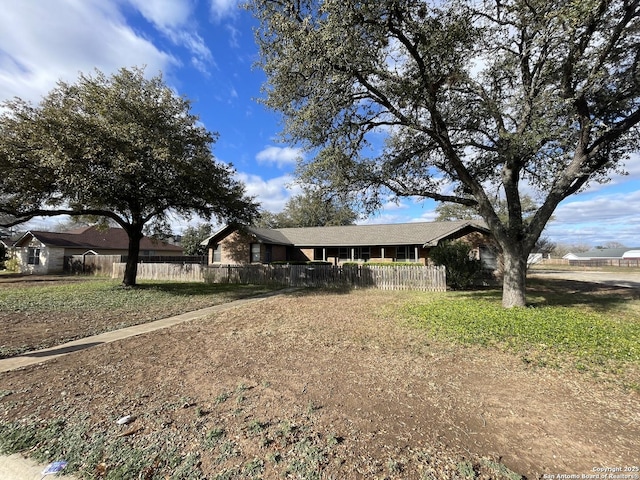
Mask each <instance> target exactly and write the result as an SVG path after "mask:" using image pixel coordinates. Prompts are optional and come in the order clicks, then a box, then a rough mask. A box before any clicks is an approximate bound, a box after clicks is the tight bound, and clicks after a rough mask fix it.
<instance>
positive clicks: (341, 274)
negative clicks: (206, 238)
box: [112, 263, 447, 291]
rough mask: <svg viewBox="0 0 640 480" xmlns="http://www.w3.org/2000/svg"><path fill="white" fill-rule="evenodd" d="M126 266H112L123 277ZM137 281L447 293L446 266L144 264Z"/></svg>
mask: <svg viewBox="0 0 640 480" xmlns="http://www.w3.org/2000/svg"><path fill="white" fill-rule="evenodd" d="M124 268H125V264H122V263H119V264H114V265H113V273H112V277H113V278H122V276H123V275H124ZM138 278H139V279H143V280H172V281H184V282H210V283H235V284H254V285H280V286H291V287H334V286H348V287H354V288H378V289H382V290H423V291H445V290H446V288H447V285H446V273H445V269H444V267H434V266H423V265H407V266H368V265H353V266H345V267H337V266H333V265H318V264H306V265H208V266H204V265H188V264H187V265H178V264H159V263H141V264H138Z"/></svg>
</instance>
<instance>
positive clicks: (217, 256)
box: [213, 244, 222, 263]
mask: <svg viewBox="0 0 640 480" xmlns="http://www.w3.org/2000/svg"><path fill="white" fill-rule="evenodd" d="M220 262H222V247H221V246H220V244H217V245H216V248H214V249H213V263H220Z"/></svg>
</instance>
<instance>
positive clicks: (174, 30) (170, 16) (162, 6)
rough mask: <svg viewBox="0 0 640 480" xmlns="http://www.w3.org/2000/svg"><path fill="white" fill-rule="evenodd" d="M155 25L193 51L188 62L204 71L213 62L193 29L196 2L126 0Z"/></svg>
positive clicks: (178, 43) (173, 39)
mask: <svg viewBox="0 0 640 480" xmlns="http://www.w3.org/2000/svg"><path fill="white" fill-rule="evenodd" d="M128 1H129V2H130V3H131V5H133V6H134V7H135V8H136V9H138V10H139V11H140V13H141V14H142V15H143V16H144V17H145V18H146V19H147V20H148V21H149V22H150V23H152V24H153V25H154V26H155V28H156V29H157V30H158V31H159V32H161V33H162V34H163V35H165V36H166V37H167V38H169V40H171V42H173V43H174V44H175V45H180V46H182V47H185V48H186V49H187V50H189V52H191V54H192V58H191V64H192V65H193V66H195V67H196V68H197V69H198V70H200V71H201V72H203V73H207V66H208V65H215V63H214V61H213V55H212V54H211V50H209V47H207V45H206V44H205V42H204V40H203V39H202V37H201V36H200V35H198V33H197V32H196V31H195V22H194V21H193V20H192V15H193V10H194V7H195V5H194V4H193V2H192V1H190V0H128Z"/></svg>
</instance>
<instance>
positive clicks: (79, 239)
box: [15, 227, 182, 253]
mask: <svg viewBox="0 0 640 480" xmlns="http://www.w3.org/2000/svg"><path fill="white" fill-rule="evenodd" d="M31 237H33V238H36V239H38V240H39V241H40V242H42V243H43V244H44V245H47V246H51V247H64V248H86V249H102V250H127V249H128V248H129V236H128V235H127V232H125V231H124V230H123V229H122V228H108V229H106V230H102V229H98V228H96V227H83V228H79V229H75V230H71V231H69V232H41V231H35V230H31V231H28V232H27V233H25V234H24V235H23V236H22V237H20V239H18V240H17V241H16V242H15V246H17V247H19V246H21V245H22V244H23V243H24V242H25V241H26V240H27V239H29V238H31ZM140 249H141V250H163V251H171V252H176V253H178V252H182V248H181V247H178V246H176V245H171V244H168V243H166V242H162V241H160V240H155V239H153V238H149V237H143V238H142V240H141V241H140Z"/></svg>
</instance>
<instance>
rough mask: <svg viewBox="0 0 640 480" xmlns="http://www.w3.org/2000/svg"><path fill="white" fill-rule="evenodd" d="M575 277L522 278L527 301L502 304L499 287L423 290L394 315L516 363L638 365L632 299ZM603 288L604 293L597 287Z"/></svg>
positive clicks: (636, 305)
mask: <svg viewBox="0 0 640 480" xmlns="http://www.w3.org/2000/svg"><path fill="white" fill-rule="evenodd" d="M578 287H579V282H563V281H553V280H545V281H544V283H543V282H541V281H531V282H530V292H529V295H528V298H529V299H530V301H531V305H530V306H528V307H524V308H512V309H504V308H502V306H501V298H500V296H501V292H500V291H497V290H487V291H482V292H456V293H448V294H446V295H443V294H440V295H427V296H425V295H423V296H420V297H419V300H414V301H412V302H410V303H408V304H406V305H405V306H404V307H402V309H401V316H402V318H404V319H405V320H406V321H407V322H408V323H409V324H410V325H412V326H414V327H416V328H419V329H424V330H425V331H427V332H429V334H430V335H433V336H434V337H436V338H438V339H441V340H445V341H453V342H456V343H462V344H477V345H483V346H487V347H498V348H501V349H505V350H508V351H510V352H514V353H516V354H519V355H520V356H521V358H522V359H523V361H525V362H527V363H534V364H536V365H544V366H561V365H564V364H566V363H567V362H568V361H569V362H570V363H572V364H573V365H574V366H575V368H577V369H578V370H593V371H615V370H616V369H618V368H620V367H621V366H622V365H624V364H634V365H636V366H640V299H638V298H637V295H634V294H632V293H629V294H628V295H624V294H622V295H620V294H618V295H610V294H606V292H600V293H598V292H597V291H596V292H586V291H580V290H579V288H578ZM603 290H605V289H604V288H603Z"/></svg>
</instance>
